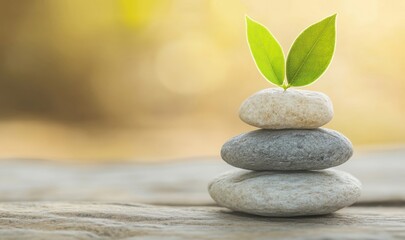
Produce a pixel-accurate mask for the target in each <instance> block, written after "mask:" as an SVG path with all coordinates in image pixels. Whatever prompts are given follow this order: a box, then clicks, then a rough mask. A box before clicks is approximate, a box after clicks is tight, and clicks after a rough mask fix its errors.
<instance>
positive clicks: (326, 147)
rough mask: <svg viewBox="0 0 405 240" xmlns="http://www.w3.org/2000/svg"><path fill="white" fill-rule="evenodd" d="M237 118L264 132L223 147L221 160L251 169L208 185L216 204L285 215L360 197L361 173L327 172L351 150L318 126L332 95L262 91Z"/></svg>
mask: <svg viewBox="0 0 405 240" xmlns="http://www.w3.org/2000/svg"><path fill="white" fill-rule="evenodd" d="M239 116H240V118H241V119H242V120H243V121H244V122H246V123H248V124H250V125H252V126H255V127H258V128H261V129H260V130H256V131H252V132H248V133H244V134H241V135H238V136H236V137H234V138H232V139H230V140H229V141H228V142H226V143H225V144H224V145H223V147H222V150H221V156H222V158H223V160H224V161H226V162H227V163H228V164H230V165H232V166H234V167H237V168H242V169H246V170H241V169H238V170H234V171H231V172H227V173H224V174H222V175H220V176H219V177H217V178H216V179H214V180H213V181H212V182H211V183H210V184H209V187H208V189H209V193H210V195H211V197H212V198H213V199H214V200H215V201H216V202H217V203H218V204H219V205H221V206H224V207H227V208H229V209H232V210H235V211H240V212H246V213H251V214H257V215H263V216H274V217H276V216H279V217H288V216H305V215H321V214H328V213H331V212H334V211H337V210H339V209H341V208H344V207H346V206H349V205H351V204H353V203H354V202H355V201H356V200H357V199H358V197H359V196H360V191H361V183H360V182H359V181H358V180H357V179H356V178H354V177H353V176H351V175H350V174H348V173H346V172H343V171H338V170H333V169H327V168H331V167H335V166H338V165H340V164H342V163H344V162H346V161H347V160H348V159H349V158H350V157H351V156H352V153H353V148H352V144H351V143H350V141H349V140H348V139H347V138H346V137H345V136H343V135H342V134H341V133H339V132H337V131H334V130H331V129H326V128H319V127H321V126H323V125H325V124H326V123H328V122H329V121H330V120H331V119H332V117H333V107H332V103H331V101H330V99H329V97H328V96H326V95H325V94H323V93H320V92H314V91H305V90H294V89H288V90H286V91H284V90H283V89H281V88H271V89H265V90H262V91H260V92H257V93H256V94H254V95H252V96H251V97H249V98H248V99H247V100H245V101H244V102H243V104H242V106H241V108H240V112H239ZM323 169H327V170H323Z"/></svg>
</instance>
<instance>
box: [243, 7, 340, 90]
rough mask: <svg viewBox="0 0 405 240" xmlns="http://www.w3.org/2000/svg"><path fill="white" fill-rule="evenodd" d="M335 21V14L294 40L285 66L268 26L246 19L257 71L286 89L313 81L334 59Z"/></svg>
mask: <svg viewBox="0 0 405 240" xmlns="http://www.w3.org/2000/svg"><path fill="white" fill-rule="evenodd" d="M335 20H336V14H335V15H332V16H330V17H327V18H325V19H323V20H322V21H320V22H318V23H315V24H314V25H311V26H309V27H308V28H307V29H305V30H304V31H303V32H302V33H301V34H300V35H299V36H298V38H297V39H296V40H295V41H294V43H293V45H292V47H291V49H290V52H289V53H288V56H287V64H286V65H287V67H286V66H285V60H284V53H283V50H282V49H281V46H280V44H279V43H278V42H277V40H276V39H275V38H274V36H273V35H272V34H271V33H270V31H269V30H267V28H266V27H264V26H263V25H261V24H260V23H258V22H256V21H254V20H252V19H251V18H249V17H248V16H246V23H247V39H248V43H249V46H250V51H251V52H252V55H253V58H254V60H255V62H256V65H257V68H258V69H259V71H260V72H261V73H262V74H263V76H264V77H265V78H266V79H267V80H268V81H270V82H272V83H274V84H276V85H277V86H280V87H283V88H284V89H287V88H289V87H291V86H296V87H298V86H305V85H308V84H310V83H312V82H314V81H315V80H316V79H318V78H319V77H320V76H321V75H322V73H324V72H325V70H326V68H327V67H328V65H329V63H330V62H331V60H332V56H333V52H334V50H335V38H336V28H335ZM285 71H286V72H287V80H286V81H284V75H285Z"/></svg>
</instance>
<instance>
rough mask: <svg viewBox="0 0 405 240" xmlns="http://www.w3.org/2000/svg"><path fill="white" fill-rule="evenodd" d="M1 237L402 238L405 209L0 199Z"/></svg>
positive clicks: (404, 227) (403, 236)
mask: <svg viewBox="0 0 405 240" xmlns="http://www.w3.org/2000/svg"><path fill="white" fill-rule="evenodd" d="M0 236H1V239H30V240H35V239H54V240H59V239H64V240H66V239H270V238H271V239H404V238H405V208H396V207H392V208H390V207H385V208H384V207H383V208H378V207H373V208H369V207H349V208H346V209H343V210H341V211H339V212H338V213H335V214H330V215H326V216H322V217H303V218H266V217H257V216H251V215H246V214H241V213H234V212H231V211H229V210H227V209H223V208H219V207H165V206H152V205H141V204H130V203H125V204H120V203H78V202H76V203H69V202H57V203H56V202H53V203H52V202H23V203H16V202H14V203H1V204H0Z"/></svg>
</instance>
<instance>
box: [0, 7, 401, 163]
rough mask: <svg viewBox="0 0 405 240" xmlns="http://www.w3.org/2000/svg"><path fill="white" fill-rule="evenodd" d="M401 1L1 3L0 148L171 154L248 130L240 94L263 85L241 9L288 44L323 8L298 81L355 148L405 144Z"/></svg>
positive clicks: (113, 155)
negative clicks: (315, 42)
mask: <svg viewBox="0 0 405 240" xmlns="http://www.w3.org/2000/svg"><path fill="white" fill-rule="evenodd" d="M404 9H405V1H403V0H392V1H384V0H356V1H352V0H339V1H324V0H308V1H302V0H289V1H267V0H254V1H248V0H243V1H237V0H193V1H189V0H172V1H169V0H148V1H143V0H138V1H132V0H110V1H101V0H93V1H82V0H60V1H53V0H47V1H0V157H34V158H56V159H72V160H80V159H87V160H89V159H91V160H97V159H99V160H101V159H103V160H106V159H123V158H124V159H136V160H147V159H172V158H176V157H192V156H206V155H218V152H219V149H220V147H221V145H222V143H223V142H224V141H226V140H227V139H228V138H229V137H231V136H233V135H236V134H238V133H240V132H243V131H248V130H251V129H253V128H252V127H249V126H247V125H245V124H243V123H242V122H241V121H240V120H239V119H238V116H237V111H238V108H239V105H240V103H241V102H242V101H243V100H244V99H245V98H246V97H248V96H249V95H251V94H252V93H254V92H256V91H258V90H260V89H263V88H267V87H273V86H272V85H270V84H269V83H267V82H266V81H265V80H264V79H263V78H262V77H261V76H260V74H259V72H258V71H257V70H256V68H255V65H254V63H253V60H252V59H251V56H250V53H249V49H248V46H247V44H246V39H245V25H244V24H245V23H244V15H245V14H248V15H249V16H251V17H252V18H254V19H256V20H258V21H260V22H261V23H263V24H264V25H266V26H267V27H268V28H269V29H271V31H272V33H273V34H274V35H275V36H276V37H277V39H278V40H279V42H280V43H281V44H282V46H283V48H284V52H285V53H287V52H288V49H289V47H290V45H291V43H292V42H293V40H294V39H295V37H296V36H297V35H298V34H299V33H300V32H301V31H302V30H303V29H304V28H305V27H307V26H308V25H310V24H312V23H314V22H316V21H318V20H320V19H322V18H324V17H326V16H329V15H331V14H333V13H338V17H337V25H338V28H337V36H338V39H337V50H336V53H335V57H334V59H333V61H332V63H331V65H330V67H329V69H328V70H327V72H326V73H325V74H324V75H323V76H322V78H321V79H320V80H319V81H318V82H316V83H315V84H313V85H311V86H308V87H306V89H311V90H317V91H323V92H324V93H326V94H327V95H329V96H330V97H331V99H332V101H333V103H334V107H335V117H334V119H333V121H332V122H331V123H330V124H328V126H327V127H330V128H334V129H337V130H338V131H341V132H342V133H344V134H345V135H347V136H348V137H349V138H350V139H351V140H352V141H353V143H354V144H355V146H357V147H358V146H374V145H381V144H382V145H391V144H403V143H404V142H405V124H404V123H405V94H404V92H405V78H404V76H405V75H404V73H403V72H404V70H405V60H404V54H405V51H404V47H403V45H404V42H405V15H404V14H403V10H404Z"/></svg>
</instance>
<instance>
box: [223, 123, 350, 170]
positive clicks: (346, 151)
mask: <svg viewBox="0 0 405 240" xmlns="http://www.w3.org/2000/svg"><path fill="white" fill-rule="evenodd" d="M352 154H353V147H352V144H351V143H350V140H349V139H347V138H346V137H345V136H343V135H342V134H341V133H339V132H337V131H334V130H330V129H326V128H318V129H286V130H265V129H260V130H255V131H252V132H248V133H244V134H240V135H238V136H236V137H234V138H231V139H230V140H228V141H227V142H226V143H225V144H224V145H223V146H222V149H221V157H222V159H223V160H224V161H225V162H227V163H229V164H230V165H232V166H235V167H237V168H243V169H248V170H320V169H325V168H330V167H335V166H338V165H340V164H342V163H344V162H346V161H347V160H348V159H349V158H350V157H351V156H352Z"/></svg>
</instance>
